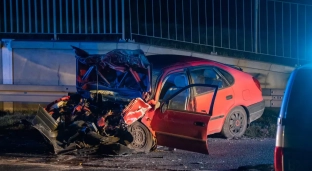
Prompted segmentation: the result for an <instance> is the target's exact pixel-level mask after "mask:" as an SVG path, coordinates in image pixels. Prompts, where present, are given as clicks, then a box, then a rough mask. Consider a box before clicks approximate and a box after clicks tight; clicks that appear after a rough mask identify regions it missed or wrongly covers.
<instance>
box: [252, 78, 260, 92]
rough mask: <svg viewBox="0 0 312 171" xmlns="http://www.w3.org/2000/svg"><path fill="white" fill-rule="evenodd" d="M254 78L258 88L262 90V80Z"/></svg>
mask: <svg viewBox="0 0 312 171" xmlns="http://www.w3.org/2000/svg"><path fill="white" fill-rule="evenodd" d="M252 79H253V81H254V82H255V84H256V86H257V87H258V89H259V90H260V91H262V88H261V84H260V82H259V81H258V79H257V78H255V77H252Z"/></svg>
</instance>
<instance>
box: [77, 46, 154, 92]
mask: <svg viewBox="0 0 312 171" xmlns="http://www.w3.org/2000/svg"><path fill="white" fill-rule="evenodd" d="M72 47H73V49H74V50H75V54H76V55H75V57H76V59H77V60H76V87H77V91H78V92H81V91H91V90H108V91H114V92H119V94H120V92H122V94H123V96H129V97H131V98H135V97H143V96H144V94H145V93H150V92H151V76H150V75H151V74H150V73H151V71H150V63H149V61H148V60H147V58H146V57H145V55H144V52H143V51H142V50H140V49H137V50H127V49H115V50H112V51H110V52H108V53H106V54H89V53H87V52H86V51H84V50H82V49H80V48H77V47H74V46H72Z"/></svg>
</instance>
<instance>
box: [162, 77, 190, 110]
mask: <svg viewBox="0 0 312 171" xmlns="http://www.w3.org/2000/svg"><path fill="white" fill-rule="evenodd" d="M185 86H187V79H186V78H185V76H183V75H178V76H176V77H175V78H174V86H173V87H171V88H169V89H168V90H167V92H166V94H165V95H164V98H163V99H164V100H165V99H167V98H169V97H171V96H172V95H173V94H174V93H176V92H177V91H178V90H180V89H181V88H183V87H185ZM188 92H189V90H188V89H187V90H184V91H182V92H181V93H179V94H178V95H176V96H175V97H174V98H172V99H171V100H170V102H169V108H170V109H179V110H186V107H187V101H188V95H189V93H188Z"/></svg>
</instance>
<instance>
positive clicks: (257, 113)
mask: <svg viewBox="0 0 312 171" xmlns="http://www.w3.org/2000/svg"><path fill="white" fill-rule="evenodd" d="M264 108H265V102H264V100H263V101H261V102H258V103H255V104H252V105H250V106H248V107H247V110H248V112H249V122H248V123H251V122H253V121H255V120H257V119H259V118H260V117H261V116H262V115H263V112H264Z"/></svg>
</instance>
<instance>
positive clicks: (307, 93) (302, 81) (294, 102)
mask: <svg viewBox="0 0 312 171" xmlns="http://www.w3.org/2000/svg"><path fill="white" fill-rule="evenodd" d="M311 73H312V70H311V69H300V70H298V71H297V74H296V75H295V78H294V81H293V86H292V89H291V90H290V91H291V92H290V96H289V101H288V106H287V110H286V111H287V113H286V118H287V120H288V121H291V122H292V123H294V124H295V123H296V124H297V125H298V126H299V125H302V124H304V122H309V123H312V120H311V119H312V100H311V99H312V79H311Z"/></svg>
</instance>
